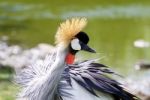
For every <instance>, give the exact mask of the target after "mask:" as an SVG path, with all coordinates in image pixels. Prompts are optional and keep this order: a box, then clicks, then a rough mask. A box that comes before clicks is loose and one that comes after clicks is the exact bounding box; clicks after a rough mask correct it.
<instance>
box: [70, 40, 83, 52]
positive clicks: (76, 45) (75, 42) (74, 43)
mask: <svg viewBox="0 0 150 100" xmlns="http://www.w3.org/2000/svg"><path fill="white" fill-rule="evenodd" d="M71 47H72V49H73V50H81V45H80V43H79V39H77V38H75V39H73V40H72V41H71Z"/></svg>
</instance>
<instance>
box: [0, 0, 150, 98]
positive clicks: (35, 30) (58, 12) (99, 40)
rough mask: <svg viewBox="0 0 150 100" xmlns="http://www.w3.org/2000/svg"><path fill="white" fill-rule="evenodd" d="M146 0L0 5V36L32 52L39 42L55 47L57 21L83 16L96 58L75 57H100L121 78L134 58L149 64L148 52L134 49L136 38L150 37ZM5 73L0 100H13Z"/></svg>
mask: <svg viewBox="0 0 150 100" xmlns="http://www.w3.org/2000/svg"><path fill="white" fill-rule="evenodd" d="M149 5H150V1H149V0H136V1H135V0H126V1H124V0H92V1H91V0H82V1H81V0H65V1H63V0H60V1H56V0H45V1H43V0H36V1H35V0H7V1H6V0H0V37H2V36H8V37H9V39H8V43H9V44H10V45H11V44H19V45H21V46H23V47H24V48H31V47H33V46H36V45H37V44H38V43H49V44H53V43H54V35H55V32H56V30H57V27H58V25H59V23H60V22H62V20H64V19H66V18H68V17H71V16H85V17H87V18H88V21H89V22H88V26H87V27H86V28H85V31H86V32H87V33H88V34H89V35H90V39H91V41H90V45H91V47H93V48H95V49H96V51H97V52H98V53H99V54H96V55H94V54H89V53H83V52H82V53H80V54H81V55H83V56H84V57H85V58H88V59H89V58H91V57H98V58H99V57H100V58H103V57H104V58H103V59H101V61H100V62H101V63H104V64H107V65H109V66H111V67H113V69H114V70H117V71H119V72H120V73H122V74H124V75H126V74H128V73H132V72H133V65H134V64H135V62H137V61H138V60H139V59H150V52H149V48H146V49H138V48H135V47H134V46H133V42H134V41H135V40H137V39H144V40H147V41H150V40H149V37H150V6H149ZM11 74H12V73H10V72H9V70H8V69H6V70H5V71H4V70H3V71H1V69H0V91H1V92H0V100H14V97H15V95H16V94H15V93H16V91H17V89H16V87H15V86H14V85H12V82H11V80H10V78H11Z"/></svg>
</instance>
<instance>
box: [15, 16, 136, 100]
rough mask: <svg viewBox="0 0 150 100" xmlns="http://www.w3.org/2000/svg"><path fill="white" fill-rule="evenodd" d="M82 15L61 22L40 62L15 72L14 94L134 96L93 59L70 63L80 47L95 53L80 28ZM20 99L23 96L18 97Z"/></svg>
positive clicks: (110, 99) (98, 98)
mask: <svg viewBox="0 0 150 100" xmlns="http://www.w3.org/2000/svg"><path fill="white" fill-rule="evenodd" d="M86 24H87V19H86V18H72V19H68V20H66V21H65V22H63V23H61V24H60V26H59V27H58V30H57V33H56V36H55V39H56V48H55V51H54V52H53V53H52V54H49V55H47V57H46V58H45V60H43V61H42V62H41V63H35V64H33V65H31V66H29V67H27V68H24V69H23V70H22V71H21V72H19V73H18V74H17V75H16V82H17V83H18V84H20V85H21V87H22V88H21V91H20V93H19V95H18V98H24V99H25V100H137V99H138V98H137V97H136V96H134V95H133V94H131V93H129V92H127V91H126V90H125V89H124V88H123V86H122V84H120V83H119V82H117V81H116V80H114V79H111V78H109V77H108V76H107V75H106V74H115V73H114V72H113V71H111V70H110V69H109V68H108V67H107V66H105V65H103V64H99V63H96V59H93V60H86V61H83V62H80V63H74V59H75V55H76V53H77V52H79V51H80V50H84V51H88V52H92V53H95V50H93V49H92V48H90V47H89V46H88V45H87V43H88V41H89V37H88V35H87V34H86V33H85V32H83V28H84V27H85V26H86ZM21 100H23V99H21Z"/></svg>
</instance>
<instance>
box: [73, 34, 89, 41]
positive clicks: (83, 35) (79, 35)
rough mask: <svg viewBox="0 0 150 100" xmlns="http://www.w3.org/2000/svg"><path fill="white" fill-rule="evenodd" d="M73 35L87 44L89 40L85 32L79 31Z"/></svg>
mask: <svg viewBox="0 0 150 100" xmlns="http://www.w3.org/2000/svg"><path fill="white" fill-rule="evenodd" d="M75 37H77V38H78V39H79V40H80V41H82V42H83V43H85V44H87V43H88V42H89V37H88V35H87V34H86V33H85V32H79V33H78V34H77V35H76V36H75Z"/></svg>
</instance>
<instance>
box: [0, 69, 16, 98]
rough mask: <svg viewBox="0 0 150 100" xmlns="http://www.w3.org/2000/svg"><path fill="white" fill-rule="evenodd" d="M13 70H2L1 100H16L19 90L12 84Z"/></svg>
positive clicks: (0, 79)
mask: <svg viewBox="0 0 150 100" xmlns="http://www.w3.org/2000/svg"><path fill="white" fill-rule="evenodd" d="M12 72H13V71H12V69H11V68H8V67H6V68H0V91H1V92H0V100H15V97H16V92H17V90H18V89H17V88H16V86H15V84H13V83H12Z"/></svg>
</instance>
